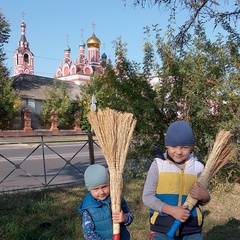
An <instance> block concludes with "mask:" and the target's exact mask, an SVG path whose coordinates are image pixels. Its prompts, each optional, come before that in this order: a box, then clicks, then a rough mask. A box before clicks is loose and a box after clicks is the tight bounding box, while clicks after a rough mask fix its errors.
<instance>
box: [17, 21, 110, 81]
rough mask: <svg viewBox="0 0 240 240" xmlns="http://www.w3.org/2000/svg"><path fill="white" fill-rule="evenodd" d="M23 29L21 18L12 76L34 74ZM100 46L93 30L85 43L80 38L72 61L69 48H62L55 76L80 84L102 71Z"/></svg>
mask: <svg viewBox="0 0 240 240" xmlns="http://www.w3.org/2000/svg"><path fill="white" fill-rule="evenodd" d="M25 30H26V24H25V22H24V20H23V21H22V24H21V37H20V41H19V42H18V48H17V49H16V50H15V52H14V76H17V75H19V74H29V75H34V54H33V53H32V52H31V51H30V48H29V42H28V41H27V38H26V32H25ZM86 45H87V48H86ZM100 46H101V41H100V40H99V39H98V38H97V37H96V35H95V33H94V30H93V33H92V36H91V37H90V38H88V40H87V44H85V43H84V41H83V39H81V43H80V44H79V54H78V56H77V58H76V59H75V60H74V61H72V59H71V48H70V47H69V46H67V47H66V49H65V50H64V59H63V61H62V62H61V63H60V65H59V67H58V69H57V70H56V74H55V78H56V79H59V80H65V81H67V82H73V83H76V84H77V85H80V84H84V83H86V82H89V81H90V76H91V74H93V73H99V74H101V73H102V72H103V67H102V63H103V62H106V60H107V55H106V54H105V53H103V54H102V55H101V56H100Z"/></svg>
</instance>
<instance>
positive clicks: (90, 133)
mask: <svg viewBox="0 0 240 240" xmlns="http://www.w3.org/2000/svg"><path fill="white" fill-rule="evenodd" d="M92 136H93V133H92V132H88V147H89V157H90V164H91V165H92V164H94V163H95V159H94V147H93V137H92Z"/></svg>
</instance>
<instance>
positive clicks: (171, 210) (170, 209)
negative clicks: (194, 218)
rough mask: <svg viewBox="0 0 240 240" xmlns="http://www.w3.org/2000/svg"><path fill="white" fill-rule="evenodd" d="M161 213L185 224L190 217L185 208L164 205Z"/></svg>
mask: <svg viewBox="0 0 240 240" xmlns="http://www.w3.org/2000/svg"><path fill="white" fill-rule="evenodd" d="M162 211H163V212H164V213H167V214H169V215H171V216H172V217H174V218H175V219H177V220H179V221H181V222H185V221H186V220H187V219H188V218H189V216H190V211H189V210H188V209H187V206H171V205H168V204H165V205H164V206H163V208H162Z"/></svg>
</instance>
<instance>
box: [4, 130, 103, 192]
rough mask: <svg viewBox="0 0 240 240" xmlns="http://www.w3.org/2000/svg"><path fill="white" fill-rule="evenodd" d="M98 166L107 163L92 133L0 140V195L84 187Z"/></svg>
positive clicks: (5, 138)
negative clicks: (92, 166)
mask: <svg viewBox="0 0 240 240" xmlns="http://www.w3.org/2000/svg"><path fill="white" fill-rule="evenodd" d="M95 162H99V163H101V164H105V159H104V157H103V155H102V152H101V149H100V147H99V145H98V143H97V141H96V140H95V139H94V137H93V135H92V134H91V133H90V134H74V135H71V134H67V135H61V136H44V135H40V136H36V135H35V136H27V137H4V138H0V192H9V191H16V190H25V189H33V188H43V187H50V186H57V185H65V184H70V185H73V184H83V173H84V171H85V169H86V168H87V167H88V166H89V165H90V164H93V163H95Z"/></svg>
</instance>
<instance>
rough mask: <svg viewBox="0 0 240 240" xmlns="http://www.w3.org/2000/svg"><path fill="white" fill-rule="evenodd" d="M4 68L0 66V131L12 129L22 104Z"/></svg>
mask: <svg viewBox="0 0 240 240" xmlns="http://www.w3.org/2000/svg"><path fill="white" fill-rule="evenodd" d="M12 83H13V82H12V80H11V79H10V77H9V72H8V70H7V69H6V67H5V66H3V65H2V64H0V129H5V130H6V129H12V128H13V126H14V123H15V120H16V119H17V117H18V116H19V114H18V113H19V110H20V108H21V106H22V105H23V103H22V102H21V100H20V97H19V96H18V95H17V94H16V92H15V91H14V89H13V87H12Z"/></svg>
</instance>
